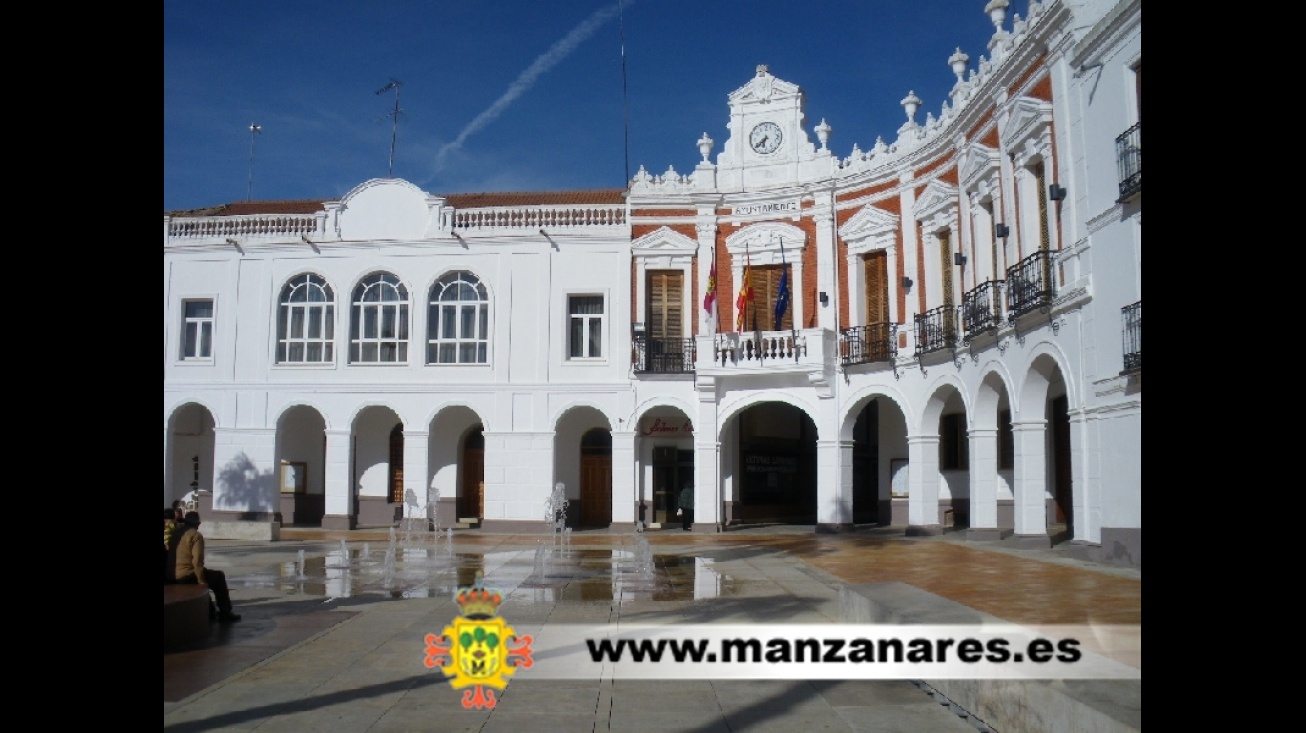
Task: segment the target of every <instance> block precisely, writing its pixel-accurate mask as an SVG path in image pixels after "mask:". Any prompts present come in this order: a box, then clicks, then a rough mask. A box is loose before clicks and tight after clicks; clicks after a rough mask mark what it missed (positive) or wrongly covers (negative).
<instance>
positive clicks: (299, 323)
mask: <svg viewBox="0 0 1306 733" xmlns="http://www.w3.org/2000/svg"><path fill="white" fill-rule="evenodd" d="M335 337H336V304H335V294H334V293H333V292H332V291H331V286H330V285H328V284H327V282H326V280H323V279H322V278H321V277H318V276H317V275H314V274H312V273H305V274H303V275H296V276H295V277H293V278H291V279H290V280H289V281H287V282H286V284H285V287H283V288H281V301H280V305H279V306H278V308H277V363H278V364H326V363H330V362H331V360H332V357H333V356H334V354H335Z"/></svg>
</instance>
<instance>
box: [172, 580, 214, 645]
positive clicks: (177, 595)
mask: <svg viewBox="0 0 1306 733" xmlns="http://www.w3.org/2000/svg"><path fill="white" fill-rule="evenodd" d="M208 633H209V587H208V586H207V585H165V586H163V650H164V651H165V652H166V651H171V650H173V649H178V648H181V647H184V646H186V645H188V644H193V643H194V642H196V641H199V640H200V639H203V638H204V637H205V636H208Z"/></svg>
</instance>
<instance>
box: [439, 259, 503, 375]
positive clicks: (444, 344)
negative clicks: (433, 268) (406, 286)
mask: <svg viewBox="0 0 1306 733" xmlns="http://www.w3.org/2000/svg"><path fill="white" fill-rule="evenodd" d="M428 308H429V309H430V310H429V312H428V316H427V334H426V339H427V341H426V363H428V364H485V363H488V361H489V343H490V342H489V329H490V327H489V323H490V299H489V296H488V295H487V294H486V291H485V286H484V285H482V284H481V281H480V280H479V279H477V277H476V276H475V275H473V274H472V273H470V272H466V271H462V270H460V271H458V272H451V273H449V274H447V275H445V276H444V277H442V278H440V279H439V280H438V281H436V283H435V285H433V286H431V301H430V303H429V305H428Z"/></svg>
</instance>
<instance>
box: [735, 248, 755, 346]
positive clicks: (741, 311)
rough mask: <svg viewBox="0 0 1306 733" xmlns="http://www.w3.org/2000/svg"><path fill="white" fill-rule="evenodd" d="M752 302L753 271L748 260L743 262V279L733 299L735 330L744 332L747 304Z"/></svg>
mask: <svg viewBox="0 0 1306 733" xmlns="http://www.w3.org/2000/svg"><path fill="white" fill-rule="evenodd" d="M752 302H753V273H752V265H751V263H749V262H745V263H744V280H743V284H742V285H741V286H740V288H739V297H738V298H736V299H735V330H736V331H738V332H739V333H743V332H744V324H745V318H746V316H747V315H748V304H749V303H752Z"/></svg>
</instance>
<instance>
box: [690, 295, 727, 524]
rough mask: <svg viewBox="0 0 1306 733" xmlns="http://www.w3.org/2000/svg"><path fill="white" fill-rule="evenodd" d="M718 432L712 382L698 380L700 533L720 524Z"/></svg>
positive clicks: (696, 495)
mask: <svg viewBox="0 0 1306 733" xmlns="http://www.w3.org/2000/svg"><path fill="white" fill-rule="evenodd" d="M718 272H719V270H718ZM720 432H721V426H720V425H718V424H717V403H716V382H715V381H714V380H712V379H711V378H710V377H708V378H700V379H699V382H698V416H697V417H696V418H695V419H694V529H695V530H698V531H703V532H719V531H721V528H722V524H723V522H722V516H721V507H722V502H724V501H725V496H723V494H722V486H721V442H720V441H719V440H717V436H718V435H719V434H720Z"/></svg>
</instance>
